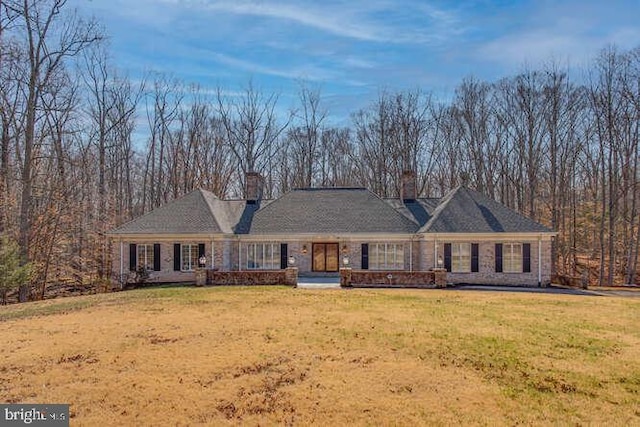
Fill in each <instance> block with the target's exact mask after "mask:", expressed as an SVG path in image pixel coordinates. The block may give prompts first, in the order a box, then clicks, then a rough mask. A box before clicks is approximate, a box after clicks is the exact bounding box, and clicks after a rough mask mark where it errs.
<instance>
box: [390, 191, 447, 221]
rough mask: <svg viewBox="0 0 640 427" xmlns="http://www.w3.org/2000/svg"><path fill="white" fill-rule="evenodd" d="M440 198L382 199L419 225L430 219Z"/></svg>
mask: <svg viewBox="0 0 640 427" xmlns="http://www.w3.org/2000/svg"><path fill="white" fill-rule="evenodd" d="M440 200H441V199H439V198H421V199H416V200H412V201H403V200H401V199H399V198H395V199H384V201H385V202H387V203H388V204H389V205H390V206H391V207H393V208H394V209H395V210H397V211H398V212H400V213H401V214H402V215H404V216H406V217H407V218H409V219H410V220H412V221H414V222H415V223H416V224H418V226H420V227H422V226H423V225H425V224H426V223H427V222H428V221H429V220H430V219H431V217H432V216H433V212H435V210H436V208H437V207H438V204H439V203H440Z"/></svg>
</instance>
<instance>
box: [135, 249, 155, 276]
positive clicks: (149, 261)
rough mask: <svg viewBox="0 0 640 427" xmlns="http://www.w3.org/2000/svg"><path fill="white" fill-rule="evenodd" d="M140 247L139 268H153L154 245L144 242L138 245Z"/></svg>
mask: <svg viewBox="0 0 640 427" xmlns="http://www.w3.org/2000/svg"><path fill="white" fill-rule="evenodd" d="M137 246H138V248H137V250H138V268H144V269H145V270H153V259H154V257H153V245H151V244H143V245H137Z"/></svg>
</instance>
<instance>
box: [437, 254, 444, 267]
mask: <svg viewBox="0 0 640 427" xmlns="http://www.w3.org/2000/svg"><path fill="white" fill-rule="evenodd" d="M442 264H444V261H442V257H441V256H439V257H438V268H442Z"/></svg>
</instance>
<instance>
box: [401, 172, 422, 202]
mask: <svg viewBox="0 0 640 427" xmlns="http://www.w3.org/2000/svg"><path fill="white" fill-rule="evenodd" d="M417 188H418V187H417V183H416V173H415V172H414V171H410V170H406V171H404V172H402V187H401V188H400V198H401V199H402V201H403V202H413V201H415V200H416V198H417V197H418V190H417Z"/></svg>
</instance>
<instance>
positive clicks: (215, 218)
mask: <svg viewBox="0 0 640 427" xmlns="http://www.w3.org/2000/svg"><path fill="white" fill-rule="evenodd" d="M237 210H238V207H236V206H233V205H231V204H229V203H227V202H225V201H223V200H220V199H218V198H217V197H216V196H215V195H214V194H213V193H211V192H209V191H206V190H194V191H192V192H191V193H189V194H187V195H185V196H183V197H180V198H178V199H175V200H173V201H171V202H169V203H167V204H165V205H163V206H160V207H158V208H156V209H154V210H152V211H150V212H148V213H146V214H145V215H142V216H141V217H139V218H136V219H134V220H133V221H130V222H128V223H126V224H123V225H122V226H120V227H118V228H116V229H115V230H113V231H111V232H110V233H109V234H116V235H117V234H201V233H232V232H233V231H232V227H233V225H234V217H235V215H237V213H236V211H237Z"/></svg>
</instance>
